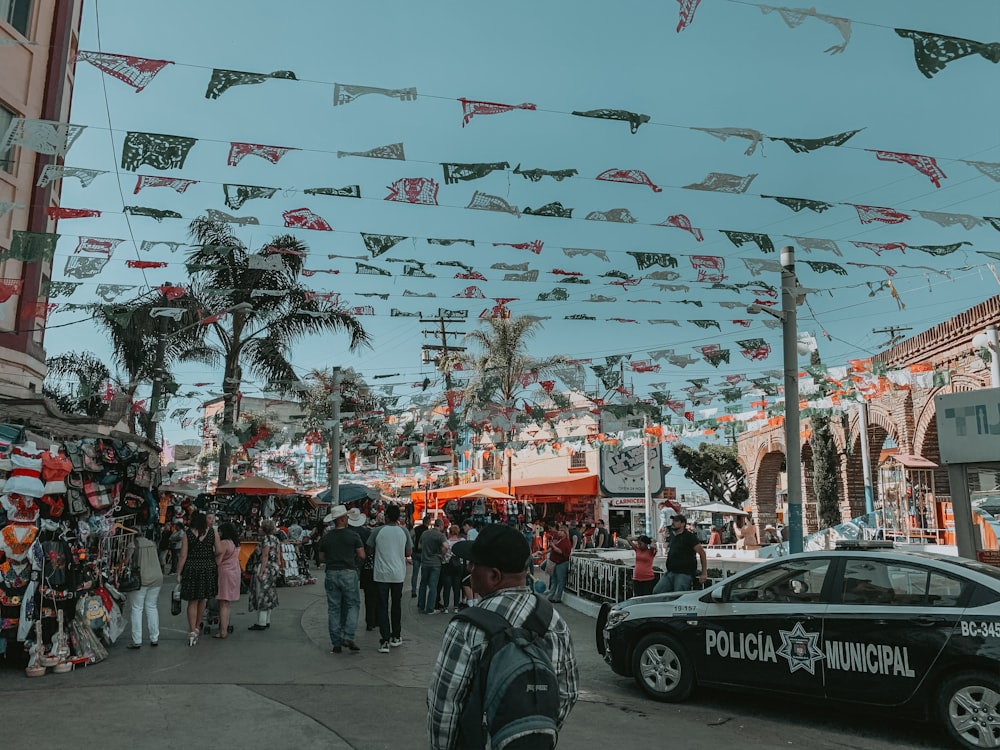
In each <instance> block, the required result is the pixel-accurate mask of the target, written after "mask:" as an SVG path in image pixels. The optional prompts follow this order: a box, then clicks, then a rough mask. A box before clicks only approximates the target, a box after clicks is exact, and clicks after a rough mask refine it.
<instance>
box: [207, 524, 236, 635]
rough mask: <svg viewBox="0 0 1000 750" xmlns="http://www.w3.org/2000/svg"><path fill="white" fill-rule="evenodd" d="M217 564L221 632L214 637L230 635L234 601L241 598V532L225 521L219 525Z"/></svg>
mask: <svg viewBox="0 0 1000 750" xmlns="http://www.w3.org/2000/svg"><path fill="white" fill-rule="evenodd" d="M215 564H216V567H218V569H219V593H218V596H217V598H218V600H219V632H218V633H216V634H215V635H214V636H212V637H213V638H228V637H229V630H230V628H229V620H230V615H231V613H232V606H233V602H238V601H239V600H240V578H241V577H242V574H241V571H240V532H239V531H238V530H237V529H236V526H235V524H232V523H230V522H229V521H225V522H223V523H222V524H220V526H219V535H218V538H217V540H216V542H215Z"/></svg>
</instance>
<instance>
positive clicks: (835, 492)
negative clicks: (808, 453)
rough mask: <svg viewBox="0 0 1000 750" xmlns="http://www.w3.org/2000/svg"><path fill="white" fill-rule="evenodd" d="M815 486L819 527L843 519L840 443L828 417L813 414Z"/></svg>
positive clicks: (833, 524)
mask: <svg viewBox="0 0 1000 750" xmlns="http://www.w3.org/2000/svg"><path fill="white" fill-rule="evenodd" d="M812 428H813V442H812V457H813V458H812V460H813V489H814V491H815V493H816V503H817V506H818V508H817V510H818V513H819V525H820V528H824V529H825V528H828V527H830V526H836V525H837V524H839V523H840V522H841V520H842V519H841V514H840V482H839V481H838V479H839V478H838V476H837V471H838V465H839V462H838V460H837V446H836V444H835V443H834V442H833V433H832V432H831V431H830V418H829V417H813V418H812Z"/></svg>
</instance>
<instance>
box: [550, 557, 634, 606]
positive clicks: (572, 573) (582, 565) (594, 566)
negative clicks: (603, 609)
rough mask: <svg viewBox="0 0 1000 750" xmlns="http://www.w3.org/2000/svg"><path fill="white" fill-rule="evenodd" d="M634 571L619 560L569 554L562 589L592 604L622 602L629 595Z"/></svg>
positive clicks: (632, 567)
mask: <svg viewBox="0 0 1000 750" xmlns="http://www.w3.org/2000/svg"><path fill="white" fill-rule="evenodd" d="M634 568H635V566H634V565H627V564H625V562H624V561H621V560H614V561H612V560H605V559H601V558H597V557H591V558H588V557H579V556H577V555H572V556H571V557H570V559H569V573H568V574H567V576H566V590H567V591H570V592H572V593H574V594H576V595H577V596H582V597H584V598H585V599H592V600H594V601H601V602H621V601H625V600H626V599H628V598H629V597H630V596H631V595H632V570H633V569H634Z"/></svg>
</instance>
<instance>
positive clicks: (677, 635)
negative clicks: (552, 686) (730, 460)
mask: <svg viewBox="0 0 1000 750" xmlns="http://www.w3.org/2000/svg"><path fill="white" fill-rule="evenodd" d="M597 647H598V651H599V652H600V653H601V654H602V655H603V656H604V659H605V661H606V662H607V663H608V664H609V665H610V666H611V668H612V669H613V670H614V671H615V672H616V673H618V674H620V675H625V676H631V677H634V678H635V681H636V682H637V683H638V684H639V686H640V687H641V688H642V689H643V690H644V691H645V692H646V693H647V695H649V696H650V697H651V698H654V699H656V700H660V701H670V702H673V701H681V700H684V699H685V698H687V697H688V695H690V693H691V691H692V690H693V689H694V687H695V686H696V685H701V686H719V687H725V688H736V689H747V690H753V691H758V692H759V691H772V692H775V693H787V694H789V695H794V696H803V697H806V698H815V699H824V700H837V701H844V702H849V703H855V704H864V705H868V706H873V707H888V708H892V709H893V711H894V713H900V714H908V715H911V716H914V717H917V718H921V719H933V720H936V721H939V722H941V723H942V724H943V726H944V727H945V728H946V729H947V731H948V732H949V734H950V735H951V737H952V738H954V739H955V740H956V741H957V742H958V743H959V744H960V745H961V746H962V747H970V748H973V747H974V748H982V747H1000V569H997V568H993V567H990V566H987V565H982V564H980V563H976V562H971V561H968V560H964V559H961V558H955V557H946V556H943V555H941V556H938V555H929V554H921V553H909V552H901V551H894V550H883V549H879V550H862V551H839V550H838V551H829V552H809V553H803V554H796V555H788V556H786V557H781V558H777V559H776V560H773V561H769V562H765V563H761V564H760V565H756V566H754V567H752V568H750V569H748V570H745V571H742V572H741V573H739V574H737V575H734V576H732V577H731V578H727V579H726V580H725V581H723V582H720V583H717V584H715V585H714V586H712V587H710V588H708V589H705V590H702V591H691V592H684V593H677V594H661V595H654V596H645V597H638V598H635V599H630V600H628V601H625V602H622V603H621V604H617V605H615V606H613V607H612V606H610V605H605V608H604V609H602V612H601V617H600V618H599V621H598V632H597Z"/></svg>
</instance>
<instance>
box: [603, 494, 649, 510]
mask: <svg viewBox="0 0 1000 750" xmlns="http://www.w3.org/2000/svg"><path fill="white" fill-rule="evenodd" d="M645 504H646V501H645V500H644V499H643V498H641V497H611V498H608V507H609V508H642V507H643V506H645Z"/></svg>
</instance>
